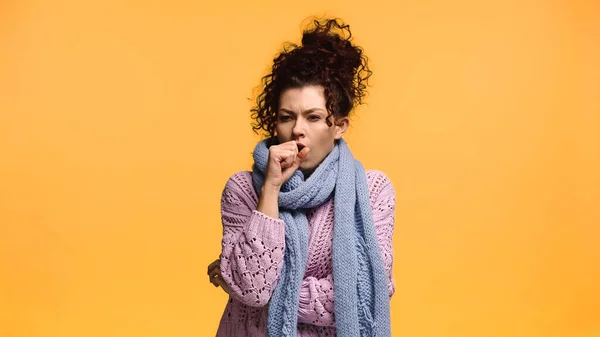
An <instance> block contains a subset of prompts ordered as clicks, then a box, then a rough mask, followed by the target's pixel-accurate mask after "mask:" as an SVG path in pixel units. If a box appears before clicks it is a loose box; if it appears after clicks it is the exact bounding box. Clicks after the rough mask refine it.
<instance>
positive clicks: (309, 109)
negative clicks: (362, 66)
mask: <svg viewBox="0 0 600 337" xmlns="http://www.w3.org/2000/svg"><path fill="white" fill-rule="evenodd" d="M325 103H326V100H325V96H324V95H323V87H322V86H305V87H301V88H291V89H287V90H285V91H284V92H282V93H281V97H280V100H279V110H278V112H277V126H276V127H275V131H276V133H277V138H278V139H279V142H280V143H285V142H289V141H292V140H295V141H297V142H298V143H299V144H302V145H304V146H307V147H309V148H310V152H309V153H308V156H307V157H306V159H305V160H304V161H303V162H302V164H301V165H300V170H302V171H305V172H306V171H312V170H313V169H315V168H316V167H317V166H318V165H319V164H320V163H321V162H322V161H323V159H325V157H327V155H328V154H329V152H331V150H332V149H333V146H334V142H335V140H336V139H340V138H342V136H343V135H344V133H345V132H346V130H347V129H348V125H349V120H348V118H347V117H344V118H338V119H336V120H333V116H332V117H331V119H330V121H331V122H332V125H331V126H329V125H327V122H326V118H327V115H328V112H327V109H326V107H325Z"/></svg>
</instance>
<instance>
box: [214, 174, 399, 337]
mask: <svg viewBox="0 0 600 337" xmlns="http://www.w3.org/2000/svg"><path fill="white" fill-rule="evenodd" d="M367 183H368V187H369V196H370V202H371V208H372V210H373V222H374V225H375V230H376V232H377V238H378V241H379V247H380V249H381V254H382V257H383V262H384V265H385V269H386V271H387V276H388V290H389V294H390V297H391V296H392V295H393V293H394V290H395V288H394V281H393V278H392V261H393V253H392V234H393V231H394V209H395V205H396V200H395V192H394V188H393V186H392V184H391V182H390V180H389V179H388V178H387V176H386V175H385V174H383V173H382V172H380V171H367ZM333 199H334V198H330V200H329V201H327V202H325V203H324V204H322V205H321V206H319V207H316V208H314V209H311V210H309V211H308V212H307V218H308V223H309V227H310V237H309V248H308V261H307V264H306V270H305V274H304V281H303V282H302V285H301V289H300V306H299V310H298V333H297V336H302V337H313V336H314V337H316V336H335V319H334V305H333V299H334V296H333V270H332V263H331V255H332V247H333V216H334V211H333V210H334V208H333ZM257 205H258V197H257V195H256V193H255V191H254V189H253V187H252V175H251V172H247V171H242V172H238V173H236V174H234V175H233V176H232V177H231V178H229V180H228V181H227V184H226V185H225V189H224V190H223V194H222V198H221V216H222V220H223V239H222V253H221V257H220V258H221V274H222V277H223V279H224V281H225V282H226V283H227V284H228V285H229V286H230V288H231V290H232V293H233V294H232V295H231V296H230V298H229V301H228V302H227V305H226V307H225V311H224V313H223V316H222V318H221V322H220V324H219V328H218V331H217V337H230V336H248V337H255V336H256V337H258V336H260V337H262V336H265V335H266V329H267V313H268V303H269V299H270V298H271V295H272V293H273V291H274V290H275V286H276V285H277V281H278V279H279V275H280V271H281V267H282V264H283V252H284V248H285V239H284V224H283V221H282V220H280V219H276V218H273V217H270V216H267V215H265V214H263V213H261V212H259V211H257V210H256V207H257Z"/></svg>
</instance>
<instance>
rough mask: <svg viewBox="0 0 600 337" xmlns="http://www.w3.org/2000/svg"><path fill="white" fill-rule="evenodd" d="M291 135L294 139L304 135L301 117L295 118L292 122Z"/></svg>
mask: <svg viewBox="0 0 600 337" xmlns="http://www.w3.org/2000/svg"><path fill="white" fill-rule="evenodd" d="M292 135H293V136H294V139H296V140H297V139H300V138H301V137H304V136H305V134H304V122H303V121H302V118H296V123H295V124H294V128H293V129H292Z"/></svg>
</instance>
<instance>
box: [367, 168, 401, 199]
mask: <svg viewBox="0 0 600 337" xmlns="http://www.w3.org/2000/svg"><path fill="white" fill-rule="evenodd" d="M365 173H366V175H367V186H368V188H369V195H370V199H371V200H372V201H374V200H377V199H379V198H380V197H389V196H394V195H395V191H394V186H393V185H392V181H391V180H390V178H389V177H388V176H387V175H386V174H385V173H383V172H382V171H379V170H366V171H365Z"/></svg>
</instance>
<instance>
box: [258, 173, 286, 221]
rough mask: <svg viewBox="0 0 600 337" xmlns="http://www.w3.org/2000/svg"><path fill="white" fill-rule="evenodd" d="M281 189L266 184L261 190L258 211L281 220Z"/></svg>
mask: <svg viewBox="0 0 600 337" xmlns="http://www.w3.org/2000/svg"><path fill="white" fill-rule="evenodd" d="M279 190H280V187H279V186H276V185H272V184H269V183H268V182H265V184H264V185H263V187H262V188H261V192H260V197H259V199H258V205H257V207H256V210H257V211H259V212H261V213H263V214H265V215H268V216H270V217H272V218H279V201H278V199H279Z"/></svg>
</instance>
